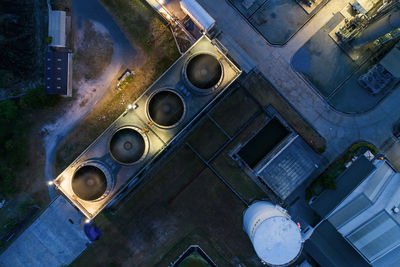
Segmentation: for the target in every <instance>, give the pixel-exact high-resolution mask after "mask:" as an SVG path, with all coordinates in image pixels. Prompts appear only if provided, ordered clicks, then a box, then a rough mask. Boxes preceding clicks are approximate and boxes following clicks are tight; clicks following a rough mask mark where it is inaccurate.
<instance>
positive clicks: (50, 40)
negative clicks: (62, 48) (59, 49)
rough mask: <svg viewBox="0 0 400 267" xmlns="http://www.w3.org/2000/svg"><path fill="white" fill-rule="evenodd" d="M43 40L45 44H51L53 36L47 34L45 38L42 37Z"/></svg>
mask: <svg viewBox="0 0 400 267" xmlns="http://www.w3.org/2000/svg"><path fill="white" fill-rule="evenodd" d="M44 42H45V43H46V44H51V42H53V37H51V36H47V37H46V38H44Z"/></svg>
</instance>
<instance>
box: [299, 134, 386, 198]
mask: <svg viewBox="0 0 400 267" xmlns="http://www.w3.org/2000/svg"><path fill="white" fill-rule="evenodd" d="M367 150H370V151H371V153H372V154H374V155H375V154H376V153H377V152H378V150H377V149H376V147H375V146H373V145H372V144H370V143H367V142H358V143H355V144H353V145H352V146H350V148H349V149H348V150H347V151H346V152H345V153H344V154H343V155H342V156H341V157H339V158H338V159H337V160H336V161H335V162H333V163H332V164H331V165H329V167H328V168H327V169H326V170H325V171H324V172H323V173H322V174H321V175H320V176H319V177H318V178H317V179H316V180H315V181H314V182H313V183H312V184H311V185H310V186H309V187H308V188H307V189H306V200H307V201H309V200H310V199H311V197H312V196H318V195H319V194H321V192H322V191H323V190H324V189H332V190H335V189H336V181H335V180H336V178H337V177H339V176H340V174H342V172H344V170H346V163H347V162H349V161H351V160H352V159H353V158H354V157H358V156H360V155H361V154H363V153H365V152H366V151H367Z"/></svg>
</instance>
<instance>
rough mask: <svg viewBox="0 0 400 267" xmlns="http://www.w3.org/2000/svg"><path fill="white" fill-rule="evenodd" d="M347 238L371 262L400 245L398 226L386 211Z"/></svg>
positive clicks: (399, 228) (399, 229)
mask: <svg viewBox="0 0 400 267" xmlns="http://www.w3.org/2000/svg"><path fill="white" fill-rule="evenodd" d="M347 239H348V240H349V242H351V243H352V244H353V246H354V247H356V248H357V249H358V250H359V251H360V253H361V254H363V255H364V257H365V258H367V259H368V260H369V261H370V262H372V261H374V260H375V259H377V258H379V257H381V256H383V255H384V254H386V253H387V252H389V251H390V250H392V249H393V248H395V247H396V246H398V245H400V226H399V225H398V224H397V223H396V222H395V221H394V220H393V219H392V218H391V217H390V216H389V215H388V214H387V212H386V211H382V212H381V213H379V214H378V215H377V216H375V217H374V218H372V219H371V220H369V221H368V222H366V224H364V225H363V226H361V227H360V228H358V229H357V230H356V231H354V232H353V233H351V234H350V235H348V236H347Z"/></svg>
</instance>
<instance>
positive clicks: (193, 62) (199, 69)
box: [183, 53, 224, 95]
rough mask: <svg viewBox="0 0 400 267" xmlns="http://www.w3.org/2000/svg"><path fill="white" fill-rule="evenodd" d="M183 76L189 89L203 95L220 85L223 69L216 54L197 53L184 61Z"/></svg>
mask: <svg viewBox="0 0 400 267" xmlns="http://www.w3.org/2000/svg"><path fill="white" fill-rule="evenodd" d="M183 76H184V80H185V83H186V85H187V86H188V87H189V88H190V89H192V90H194V91H195V92H196V93H199V94H203V95H204V94H210V93H212V92H213V91H214V90H216V89H217V88H218V87H219V86H220V84H221V81H222V79H223V76H224V70H223V67H222V64H221V62H220V60H219V59H218V57H217V56H215V55H213V54H211V53H197V54H194V55H193V56H191V57H190V58H189V59H188V60H187V61H186V63H185V65H184V67H183Z"/></svg>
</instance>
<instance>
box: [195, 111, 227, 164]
mask: <svg viewBox="0 0 400 267" xmlns="http://www.w3.org/2000/svg"><path fill="white" fill-rule="evenodd" d="M228 140H229V138H228V137H227V136H226V135H225V134H224V133H223V132H222V131H221V130H220V129H219V128H218V127H217V126H216V125H215V123H214V122H212V121H211V120H210V119H209V118H206V119H205V120H204V121H203V122H202V123H201V125H200V126H199V127H197V129H196V130H195V131H194V132H193V133H192V134H191V135H190V137H189V138H188V142H189V143H190V145H191V146H192V147H193V148H194V149H196V151H197V152H199V154H200V155H201V156H202V157H203V158H204V159H205V160H209V159H210V158H211V156H212V155H214V153H215V152H217V151H218V150H219V149H220V148H221V147H222V146H223V145H224V144H225V143H226V142H227V141H228Z"/></svg>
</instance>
